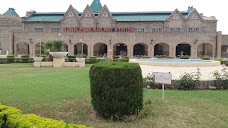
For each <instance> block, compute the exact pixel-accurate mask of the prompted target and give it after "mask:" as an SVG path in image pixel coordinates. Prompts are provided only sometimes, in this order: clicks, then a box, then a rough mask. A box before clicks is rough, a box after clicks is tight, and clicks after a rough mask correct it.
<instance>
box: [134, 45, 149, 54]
mask: <svg viewBox="0 0 228 128" xmlns="http://www.w3.org/2000/svg"><path fill="white" fill-rule="evenodd" d="M133 56H148V46H147V45H146V44H144V43H137V44H135V45H134V46H133Z"/></svg>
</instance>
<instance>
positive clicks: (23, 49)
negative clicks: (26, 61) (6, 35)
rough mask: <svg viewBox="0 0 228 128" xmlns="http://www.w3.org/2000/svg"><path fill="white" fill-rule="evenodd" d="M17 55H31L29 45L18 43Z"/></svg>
mask: <svg viewBox="0 0 228 128" xmlns="http://www.w3.org/2000/svg"><path fill="white" fill-rule="evenodd" d="M16 55H29V44H28V43H27V42H19V43H17V44H16Z"/></svg>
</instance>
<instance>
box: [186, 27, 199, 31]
mask: <svg viewBox="0 0 228 128" xmlns="http://www.w3.org/2000/svg"><path fill="white" fill-rule="evenodd" d="M188 31H189V32H198V31H199V28H189V29H188Z"/></svg>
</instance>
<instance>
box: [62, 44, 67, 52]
mask: <svg viewBox="0 0 228 128" xmlns="http://www.w3.org/2000/svg"><path fill="white" fill-rule="evenodd" d="M62 50H63V51H66V52H68V45H67V44H66V43H64V44H63V46H62Z"/></svg>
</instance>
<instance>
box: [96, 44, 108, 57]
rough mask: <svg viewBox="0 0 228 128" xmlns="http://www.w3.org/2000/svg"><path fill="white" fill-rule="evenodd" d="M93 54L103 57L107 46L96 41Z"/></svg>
mask: <svg viewBox="0 0 228 128" xmlns="http://www.w3.org/2000/svg"><path fill="white" fill-rule="evenodd" d="M93 52H94V53H93V54H94V56H97V57H103V56H107V52H108V46H107V44H105V43H97V44H95V45H94V51H93Z"/></svg>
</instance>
